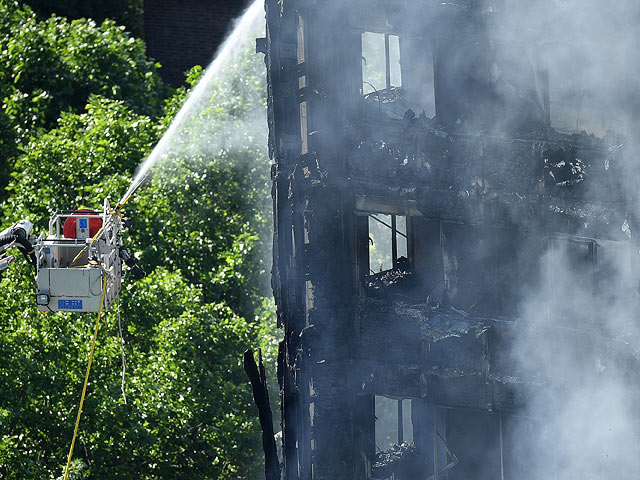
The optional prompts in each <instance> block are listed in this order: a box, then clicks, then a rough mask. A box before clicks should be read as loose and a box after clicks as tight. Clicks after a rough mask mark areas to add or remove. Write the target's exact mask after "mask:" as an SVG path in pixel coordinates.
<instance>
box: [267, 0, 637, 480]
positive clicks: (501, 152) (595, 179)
mask: <svg viewBox="0 0 640 480" xmlns="http://www.w3.org/2000/svg"><path fill="white" fill-rule="evenodd" d="M416 3H417V2H407V1H398V2H393V4H392V5H391V4H389V2H374V3H371V2H338V1H337V0H335V1H329V2H314V1H312V0H280V1H277V0H267V1H266V4H265V5H266V21H267V31H266V33H267V37H266V39H265V40H259V42H258V49H259V50H260V51H263V53H266V64H267V81H268V122H269V150H270V155H271V158H272V159H273V162H274V164H273V167H272V180H273V190H272V195H273V202H274V203H273V205H274V243H273V254H274V264H273V277H272V286H273V290H274V295H275V299H276V304H277V317H278V325H279V327H281V328H282V329H283V331H284V339H283V341H282V343H281V344H280V350H279V356H278V380H279V384H280V405H281V413H282V428H283V439H284V444H283V448H284V455H283V458H284V466H283V467H284V476H285V478H286V479H288V480H294V479H295V480H297V479H305V480H306V479H327V480H328V479H331V480H335V479H338V480H342V479H345V480H346V479H354V478H357V479H360V478H363V479H364V478H372V479H373V478H380V479H386V478H390V477H391V476H394V478H395V479H398V480H400V479H423V480H427V479H431V478H433V479H438V480H443V479H447V480H459V479H463V478H472V477H473V475H475V477H473V478H476V479H478V480H485V479H491V480H493V479H495V478H500V479H502V480H504V479H505V478H509V479H512V478H518V475H521V474H522V472H525V471H526V469H527V465H526V459H523V458H522V456H519V455H517V454H516V452H515V450H514V448H513V443H514V438H513V436H512V433H511V432H512V431H513V430H512V427H513V425H515V424H516V423H517V422H520V421H521V419H520V417H519V416H518V414H519V413H520V412H521V411H522V408H523V407H524V406H525V405H526V403H527V399H528V398H530V397H531V396H532V395H534V394H535V393H536V392H539V391H540V389H541V388H544V387H545V385H544V381H541V380H540V379H535V378H529V377H523V376H522V375H521V374H520V372H518V371H517V370H516V369H515V367H514V365H513V362H512V361H511V359H510V358H509V355H508V352H509V351H510V346H511V345H512V344H513V342H514V341H515V340H514V339H516V338H517V337H518V335H519V334H520V331H521V328H522V325H521V324H520V323H519V322H518V309H517V306H518V305H519V303H520V302H521V300H522V298H521V296H520V295H521V292H522V290H523V288H522V285H524V284H526V282H527V281H531V280H533V279H535V280H537V281H549V282H553V281H554V278H555V277H557V276H558V273H559V272H556V271H554V265H553V263H552V262H550V264H549V265H548V268H545V269H542V270H541V269H540V268H539V265H540V262H541V259H543V258H545V257H546V256H547V254H548V253H549V252H551V251H553V250H554V249H556V248H557V247H561V248H563V249H566V251H567V252H568V253H567V257H568V258H569V262H573V263H572V265H574V264H575V268H576V269H577V271H579V272H581V274H582V275H583V278H584V279H585V283H586V284H588V286H589V288H594V289H597V288H599V286H601V285H602V283H601V282H604V281H606V274H607V273H606V272H607V269H606V262H607V259H610V258H611V255H612V253H611V252H619V251H622V252H627V253H628V252H631V251H633V250H636V251H637V250H638V245H637V241H636V239H635V238H630V235H627V233H625V232H626V231H625V228H624V225H625V224H626V225H627V226H629V225H632V227H634V228H635V224H636V222H635V219H634V218H632V217H631V216H630V215H629V213H628V211H627V209H626V207H625V205H626V203H627V201H628V199H626V198H624V197H623V195H622V194H621V192H620V188H619V185H618V183H617V181H618V180H617V177H618V176H619V174H620V170H617V169H616V166H615V165H616V155H617V154H618V153H619V149H618V147H619V145H620V143H621V142H620V141H619V139H618V138H617V137H615V136H611V137H608V138H604V139H600V138H596V137H594V136H593V135H588V134H586V133H575V134H566V133H562V132H560V131H558V130H555V129H554V128H553V127H552V125H551V116H550V105H551V102H550V99H549V75H548V72H547V71H545V70H544V69H543V68H540V69H539V70H536V71H534V72H532V73H531V78H530V79H529V80H531V82H532V83H535V84H536V85H540V88H541V92H540V93H541V94H540V95H538V96H537V97H536V98H537V100H536V101H535V102H534V101H533V99H532V98H528V97H527V95H528V94H527V93H526V92H527V91H528V90H527V89H526V88H525V87H526V85H524V86H522V87H523V89H522V91H523V92H525V93H522V95H520V94H519V95H514V96H513V98H507V100H505V104H506V107H505V111H506V110H508V113H509V114H510V115H512V117H510V118H509V120H510V121H509V122H504V123H501V122H498V121H497V119H501V118H502V117H503V116H505V111H502V110H500V108H498V107H495V108H494V105H493V103H492V99H493V98H495V96H496V95H497V94H498V93H500V92H499V91H498V90H497V89H498V88H499V87H500V86H499V85H487V84H486V82H485V83H482V82H480V81H479V80H478V79H477V78H475V77H474V75H477V76H480V74H481V73H482V74H484V76H483V77H482V78H490V75H489V73H490V72H489V69H490V68H491V62H490V61H488V60H487V58H486V57H487V56H488V55H489V53H487V52H488V50H489V48H488V44H489V41H488V39H486V38H484V36H483V35H484V33H483V32H484V30H483V28H484V25H486V24H489V23H490V22H489V20H490V19H489V20H487V18H486V17H485V16H483V15H489V14H487V13H486V11H485V10H482V11H480V10H474V9H473V8H460V5H457V4H456V5H453V6H452V4H449V3H446V4H445V3H443V2H423V3H424V5H422V3H421V4H420V6H419V7H417V6H416ZM458 3H462V4H464V5H467V4H469V6H472V5H475V3H478V2H472V1H464V2H458ZM477 12H480V13H477ZM418 17H419V18H425V19H432V20H431V23H427V24H425V25H423V29H422V30H419V31H416V29H415V28H413V27H412V24H413V23H414V19H415V18H418ZM410 20H411V21H410ZM328 26H331V28H328ZM480 27H483V28H480ZM424 32H428V34H425V33H424ZM368 33H372V34H375V35H381V36H382V37H375V36H374V37H373V38H374V39H375V38H378V39H382V40H383V43H381V45H382V48H381V49H380V51H381V52H382V53H381V55H383V57H381V59H380V61H379V64H380V65H383V67H384V68H383V69H381V80H380V85H373V84H372V83H371V82H369V80H367V78H368V77H366V75H369V74H368V73H367V72H366V71H365V67H364V66H363V60H362V59H363V49H365V47H366V45H364V43H363V42H364V41H365V40H363V38H364V37H363V35H364V34H368ZM391 35H394V36H398V37H399V39H400V40H399V49H400V65H401V74H402V75H401V76H402V85H393V84H392V83H393V82H391V79H390V77H391V72H390V69H391V67H390V64H391V62H390V58H391V57H390V46H389V45H390V42H389V38H390V36H391ZM367 41H368V40H367ZM483 49H485V50H483ZM454 50H455V52H465V53H463V54H467V55H469V58H463V60H468V61H458V62H454V61H453V60H450V58H451V57H452V56H453V54H452V52H453V51H454ZM450 54H451V55H450ZM424 58H429V59H430V61H429V62H425V61H423V60H420V59H424ZM472 59H473V61H474V62H475V63H473V62H471V60H472ZM458 60H460V59H458ZM485 60H486V61H485ZM372 64H373V62H369V66H370V65H372ZM465 65H473V66H474V69H475V70H473V71H471V72H469V71H466V70H464V69H463V68H468V67H464V66H465ZM483 69H487V71H486V72H485V71H484V70H483ZM425 72H426V73H425ZM427 73H428V74H429V75H430V80H429V81H427V80H425V79H424V78H423V77H422V75H426V74H427ZM365 74H366V75H365ZM365 77H366V78H365ZM463 79H464V81H463ZM464 82H467V83H464ZM367 83H369V84H370V85H373V86H372V88H373V91H369V90H371V89H368V88H367ZM424 85H428V86H429V88H430V93H429V92H427V93H425V88H424ZM518 93H520V92H518ZM429 95H431V96H432V97H433V98H431V97H429ZM427 97H428V98H429V99H430V101H431V100H432V103H433V109H434V110H433V112H431V113H430V114H429V115H427V114H426V113H422V114H421V112H420V110H419V109H418V108H416V107H414V104H418V103H419V102H420V101H422V100H424V99H425V98H427ZM523 98H524V100H526V101H523V100H522V99H523ZM416 99H417V100H416ZM420 106H421V107H422V105H420ZM428 108H429V107H428V106H424V110H426V109H428ZM498 123H500V128H501V129H502V130H499V131H498V130H496V131H487V130H483V126H484V125H497V124H498ZM605 159H606V161H605ZM594 192H596V193H594ZM383 216H384V218H383ZM400 219H402V221H403V222H404V225H406V227H405V229H404V230H403V231H400V230H399V227H398V224H399V220H400ZM627 230H628V229H627ZM632 230H633V228H632ZM379 232H382V233H379ZM387 234H389V235H388V236H389V238H390V241H389V251H388V252H386V253H388V256H389V258H390V259H391V262H390V263H391V265H389V266H388V268H383V269H382V270H383V271H381V272H380V271H377V270H378V265H377V264H376V265H374V264H373V262H374V261H378V260H379V259H378V258H373V257H372V253H371V251H372V248H371V244H372V243H374V246H375V247H376V248H383V247H382V245H383V243H382V242H381V241H380V237H381V236H384V235H387ZM400 243H402V245H403V249H404V250H403V252H404V253H403V254H400V253H399V252H400V246H399V244H400ZM480 245H481V246H482V253H481V254H480V253H478V251H479V250H480V247H479V246H480ZM630 258H631V256H630ZM378 263H379V264H381V263H383V262H378ZM539 270H541V271H539ZM479 272H481V274H482V275H480V274H479ZM534 272H535V273H534ZM533 277H535V278H533ZM599 282H600V283H599ZM545 301H546V303H545V304H544V305H542V306H541V307H540V308H541V310H545V311H548V312H549V316H550V318H551V317H553V318H555V317H554V315H556V313H555V312H556V311H557V310H560V308H559V306H560V305H561V302H562V298H558V297H556V296H554V295H553V294H552V295H550V298H548V299H547V300H545ZM557 320H558V325H559V327H562V328H558V331H554V336H555V338H558V339H562V340H563V341H566V344H567V345H575V344H576V343H580V344H581V345H585V349H586V350H591V351H598V352H600V351H602V352H612V351H615V352H618V353H619V354H620V355H629V357H630V358H631V357H632V356H633V352H631V351H630V350H629V348H628V347H627V346H624V345H623V344H622V343H621V342H618V341H617V340H616V339H612V338H610V337H607V336H605V335H602V331H601V330H599V326H598V321H597V319H596V318H588V319H575V318H558V319H557ZM578 321H579V322H581V323H579V324H576V323H575V322H578ZM576 325H578V326H579V328H576ZM605 354H606V353H605ZM388 400H391V401H394V402H397V403H396V404H395V406H396V407H397V408H396V409H395V410H394V413H393V415H395V417H394V419H395V420H396V421H395V422H392V423H395V427H394V428H395V430H394V434H395V435H396V438H395V439H394V441H396V440H397V442H396V443H398V444H399V445H397V446H395V447H392V448H385V447H387V446H382V445H379V433H380V432H379V430H380V425H381V424H382V416H383V413H382V408H381V405H382V404H383V403H384V402H386V401H388ZM403 400H410V405H411V408H410V409H408V408H405V407H404V406H403V405H404V403H403ZM387 403H388V402H387ZM407 424H410V425H412V429H411V432H409V429H405V425H407ZM409 434H411V438H410V437H409ZM477 445H483V446H484V450H482V451H481V453H482V455H483V456H484V457H486V459H485V461H483V462H481V463H482V466H481V467H478V466H477V457H476V456H474V455H476V454H475V453H474V451H477V450H478V449H477V448H473V447H474V446H477Z"/></svg>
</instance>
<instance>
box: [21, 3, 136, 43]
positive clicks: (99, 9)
mask: <svg viewBox="0 0 640 480" xmlns="http://www.w3.org/2000/svg"><path fill="white" fill-rule="evenodd" d="M22 3H23V4H27V5H29V6H30V7H31V8H32V9H33V10H34V11H35V12H36V13H37V14H38V16H39V17H41V18H44V17H48V16H50V15H51V14H56V15H59V16H62V17H68V18H91V19H93V20H95V21H96V22H102V21H103V20H106V19H107V18H110V19H112V20H115V22H116V23H118V24H119V25H124V26H126V27H127V30H129V31H130V32H131V33H132V34H133V35H135V36H137V37H142V34H143V31H142V30H143V28H142V26H143V8H142V7H143V1H142V0H65V1H64V2H60V1H55V0H23V1H22Z"/></svg>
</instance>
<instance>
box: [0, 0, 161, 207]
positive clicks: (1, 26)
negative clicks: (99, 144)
mask: <svg viewBox="0 0 640 480" xmlns="http://www.w3.org/2000/svg"><path fill="white" fill-rule="evenodd" d="M157 68H158V65H157V64H154V63H153V62H152V61H150V60H148V59H147V58H146V57H145V47H144V43H143V42H142V41H141V40H136V39H134V38H133V37H131V36H130V35H129V34H128V33H127V32H126V31H125V30H124V27H119V26H117V25H116V24H115V23H114V22H113V21H112V20H104V22H103V23H102V24H101V25H96V24H95V23H94V22H92V21H88V20H85V19H78V20H74V21H72V22H69V21H68V20H66V19H65V18H62V17H55V16H54V17H50V18H48V19H46V20H39V19H38V18H37V16H36V15H35V13H34V12H33V11H32V10H31V9H30V8H29V7H27V6H24V7H20V5H19V4H18V2H16V1H13V0H0V99H1V100H2V109H1V110H0V155H1V157H0V167H2V168H0V171H2V172H6V171H7V170H8V169H9V168H11V164H12V160H13V158H14V157H15V155H16V154H17V153H18V150H19V147H20V146H21V145H22V144H24V143H25V142H26V141H28V139H29V136H30V135H34V134H35V133H36V130H37V129H38V128H42V129H50V128H52V127H54V126H55V124H56V121H57V119H58V117H59V116H60V114H61V113H62V112H66V111H71V112H75V113H78V112H81V111H82V110H83V109H84V106H85V105H86V103H87V101H88V99H89V97H90V96H91V95H92V94H97V95H100V96H103V97H105V98H110V99H115V100H121V101H123V102H125V104H126V105H127V107H129V108H131V109H132V110H133V111H135V112H137V113H141V114H145V115H157V114H159V113H160V112H161V109H162V101H163V98H164V97H165V96H166V95H167V94H168V93H169V90H168V89H167V87H165V86H164V85H163V84H162V82H161V81H160V79H159V76H158V74H157ZM3 180H5V181H4V182H3ZM5 185H6V177H5V178H4V179H3V178H2V177H0V187H1V188H4V186H5ZM2 198H3V197H2V196H0V199H2Z"/></svg>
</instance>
